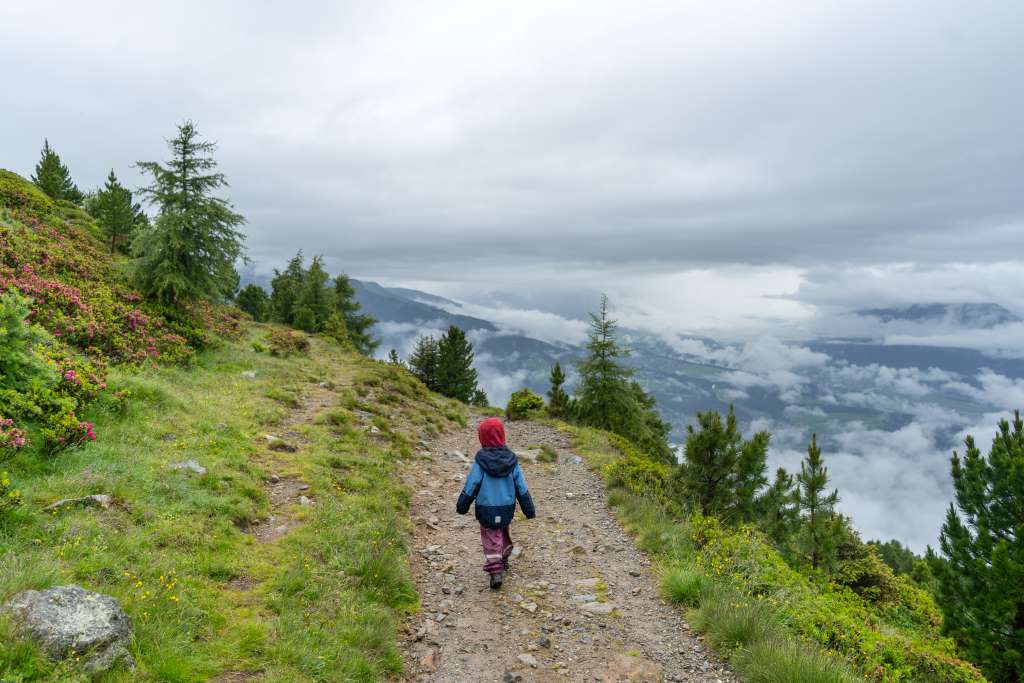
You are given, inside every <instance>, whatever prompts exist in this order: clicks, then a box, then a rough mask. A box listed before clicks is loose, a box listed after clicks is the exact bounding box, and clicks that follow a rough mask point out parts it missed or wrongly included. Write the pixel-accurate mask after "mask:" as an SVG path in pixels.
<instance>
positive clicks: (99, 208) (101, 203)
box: [85, 170, 149, 254]
mask: <svg viewBox="0 0 1024 683" xmlns="http://www.w3.org/2000/svg"><path fill="white" fill-rule="evenodd" d="M85 208H86V209H87V210H88V211H89V213H90V214H92V216H93V217H94V218H95V219H96V222H97V223H98V224H99V226H100V228H101V229H102V230H103V234H104V235H106V238H107V241H108V243H109V244H110V253H111V254H113V253H114V252H115V251H116V250H117V248H118V247H124V246H125V245H126V244H127V243H128V242H129V241H130V240H131V236H132V233H133V232H135V230H136V229H145V228H146V227H147V226H148V225H149V218H147V217H146V214H145V213H143V212H142V206H140V205H139V204H137V203H135V202H134V201H133V199H132V193H131V191H130V190H128V188H126V187H125V186H124V185H122V184H121V183H120V182H118V180H117V176H116V175H114V171H113V170H111V171H110V175H108V176H107V182H106V184H105V185H104V186H103V189H101V190H100V191H98V192H97V193H96V194H94V195H92V196H91V197H89V198H88V199H87V200H86V202H85Z"/></svg>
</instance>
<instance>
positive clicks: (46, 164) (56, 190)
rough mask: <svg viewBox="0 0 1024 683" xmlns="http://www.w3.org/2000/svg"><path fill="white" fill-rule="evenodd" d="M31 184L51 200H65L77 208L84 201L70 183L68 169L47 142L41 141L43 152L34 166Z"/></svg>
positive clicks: (74, 186)
mask: <svg viewBox="0 0 1024 683" xmlns="http://www.w3.org/2000/svg"><path fill="white" fill-rule="evenodd" d="M32 182H33V183H35V184H36V185H37V186H38V187H39V189H40V190H42V191H43V192H45V193H46V194H47V195H49V197H50V198H51V199H65V200H67V201H69V202H71V203H72V204H75V205H79V206H80V205H81V204H82V201H83V200H84V199H85V195H83V194H82V192H81V190H79V189H78V187H77V186H76V185H75V183H74V182H72V180H71V172H70V171H68V167H67V166H65V165H64V163H63V162H62V161H61V160H60V156H58V155H57V153H56V152H54V151H53V148H52V147H50V141H49V140H44V141H43V151H42V153H41V154H40V157H39V163H37V164H36V172H35V173H34V174H32Z"/></svg>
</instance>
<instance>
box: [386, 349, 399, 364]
mask: <svg viewBox="0 0 1024 683" xmlns="http://www.w3.org/2000/svg"><path fill="white" fill-rule="evenodd" d="M388 363H391V364H392V365H402V359H401V358H399V357H398V350H397V349H391V350H390V351H388Z"/></svg>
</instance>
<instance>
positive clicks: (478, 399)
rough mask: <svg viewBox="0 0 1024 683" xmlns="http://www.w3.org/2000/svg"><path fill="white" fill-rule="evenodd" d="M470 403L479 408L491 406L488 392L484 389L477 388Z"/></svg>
mask: <svg viewBox="0 0 1024 683" xmlns="http://www.w3.org/2000/svg"><path fill="white" fill-rule="evenodd" d="M469 405H471V406H476V407H477V408H489V407H490V401H488V400H487V394H486V393H485V392H484V390H483V389H475V390H474V391H473V395H472V396H471V397H470V399H469Z"/></svg>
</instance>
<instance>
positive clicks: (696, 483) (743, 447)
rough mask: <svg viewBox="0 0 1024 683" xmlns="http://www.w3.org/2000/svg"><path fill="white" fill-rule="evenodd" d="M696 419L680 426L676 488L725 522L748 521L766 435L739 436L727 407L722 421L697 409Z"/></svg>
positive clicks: (760, 483) (760, 474) (705, 512)
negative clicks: (681, 454) (683, 428)
mask: <svg viewBox="0 0 1024 683" xmlns="http://www.w3.org/2000/svg"><path fill="white" fill-rule="evenodd" d="M697 423H698V425H699V426H700V429H699V430H697V429H694V427H693V425H687V427H686V432H687V436H686V448H685V458H684V461H683V462H682V464H681V465H680V466H679V469H678V470H677V473H676V479H677V482H678V486H679V489H680V492H681V493H682V494H683V496H684V497H685V498H686V499H688V500H690V501H692V502H693V504H694V505H695V506H696V507H697V508H698V509H699V510H700V512H701V514H703V515H715V516H718V517H720V518H722V519H724V520H725V521H727V522H731V523H738V522H744V521H752V520H753V519H754V516H755V515H754V502H755V497H756V495H757V492H758V490H760V489H761V487H762V486H764V485H765V484H766V483H767V481H768V480H767V478H766V477H765V470H766V469H767V468H766V465H765V458H766V457H767V453H768V442H769V440H770V439H771V435H770V434H768V432H758V433H757V434H754V436H753V437H751V438H750V439H749V440H747V441H744V440H743V435H742V434H741V433H740V430H739V427H738V425H737V421H736V411H735V410H734V409H733V407H732V406H729V415H728V416H727V417H726V420H725V423H724V424H723V423H722V416H721V415H719V414H718V412H717V411H714V410H711V411H708V412H706V413H697Z"/></svg>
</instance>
